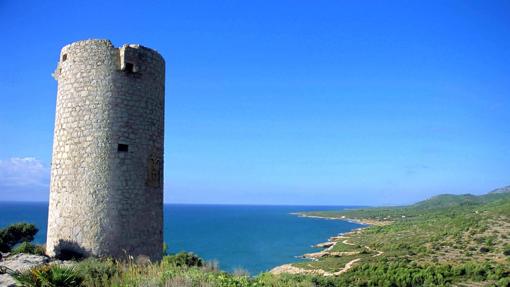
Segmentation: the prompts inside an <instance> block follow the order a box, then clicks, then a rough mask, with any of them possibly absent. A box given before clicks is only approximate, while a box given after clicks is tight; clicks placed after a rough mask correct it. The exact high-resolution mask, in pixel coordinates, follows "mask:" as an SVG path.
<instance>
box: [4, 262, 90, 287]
mask: <svg viewBox="0 0 510 287" xmlns="http://www.w3.org/2000/svg"><path fill="white" fill-rule="evenodd" d="M12 276H13V277H14V279H15V280H16V281H17V282H18V283H19V284H20V285H21V286H26V287H53V286H55V287H56V286H66V287H75V286H76V287H77V286H81V283H82V282H83V278H82V277H81V276H80V274H79V273H78V272H76V271H75V270H74V269H73V268H68V267H63V266H59V265H41V266H38V267H35V268H32V269H30V270H28V271H25V272H21V273H19V272H17V273H13V274H12Z"/></svg>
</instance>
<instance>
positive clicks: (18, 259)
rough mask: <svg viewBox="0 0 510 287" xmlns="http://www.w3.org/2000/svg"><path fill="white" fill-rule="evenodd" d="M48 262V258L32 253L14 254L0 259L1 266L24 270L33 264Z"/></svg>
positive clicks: (33, 265)
mask: <svg viewBox="0 0 510 287" xmlns="http://www.w3.org/2000/svg"><path fill="white" fill-rule="evenodd" d="M48 262H49V258H48V257H46V256H41V255H33V254H15V255H12V256H9V257H7V258H4V260H2V261H0V265H1V266H5V267H7V268H9V269H10V270H13V271H25V270H28V269H30V268H33V267H35V266H39V265H42V264H45V263H48Z"/></svg>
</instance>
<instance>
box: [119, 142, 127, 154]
mask: <svg viewBox="0 0 510 287" xmlns="http://www.w3.org/2000/svg"><path fill="white" fill-rule="evenodd" d="M117 151H119V152H127V151H128V145H127V144H119V145H118V146H117Z"/></svg>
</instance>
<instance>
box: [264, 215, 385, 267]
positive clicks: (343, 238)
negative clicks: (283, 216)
mask: <svg viewBox="0 0 510 287" xmlns="http://www.w3.org/2000/svg"><path fill="white" fill-rule="evenodd" d="M290 214H292V215H295V216H298V217H307V218H318V219H325V220H343V221H346V222H352V223H356V224H361V225H362V226H361V227H358V228H355V229H353V230H351V231H349V232H344V233H339V234H337V235H335V236H331V237H329V238H328V241H326V242H322V243H318V244H315V245H313V246H312V247H314V248H322V249H323V250H321V251H319V252H313V253H306V254H303V255H301V256H298V257H300V258H304V259H309V260H312V261H317V260H319V258H321V257H324V256H328V255H334V256H344V255H356V254H358V253H359V252H331V250H332V249H333V248H334V247H335V245H336V244H337V243H338V242H342V243H344V244H347V245H353V244H352V243H349V242H347V240H348V239H349V238H350V237H351V236H352V235H354V234H359V233H361V232H362V231H363V229H365V228H368V227H370V226H384V225H388V224H391V223H392V222H391V221H378V220H370V219H358V218H347V217H345V216H342V217H340V218H339V217H327V216H317V215H308V214H305V213H303V212H292V213H290ZM366 248H368V249H370V248H369V247H368V246H366ZM381 254H382V252H380V251H379V252H378V254H377V255H375V256H379V255H381ZM359 260H361V259H359V258H357V259H354V260H351V261H350V262H348V263H347V264H346V265H345V267H344V268H343V269H341V270H340V271H338V272H334V273H330V272H326V271H324V270H308V269H303V268H299V267H296V266H293V263H287V264H283V265H278V266H276V267H274V268H272V269H271V270H270V271H269V272H270V273H271V274H275V275H276V274H282V273H288V274H314V275H322V276H336V275H340V274H342V273H344V272H347V271H348V270H349V269H350V268H352V266H353V265H354V264H355V263H356V262H358V261H359Z"/></svg>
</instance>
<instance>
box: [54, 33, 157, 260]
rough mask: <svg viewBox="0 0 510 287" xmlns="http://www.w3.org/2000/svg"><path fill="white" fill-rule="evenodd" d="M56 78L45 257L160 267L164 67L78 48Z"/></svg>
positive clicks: (139, 50)
mask: <svg viewBox="0 0 510 287" xmlns="http://www.w3.org/2000/svg"><path fill="white" fill-rule="evenodd" d="M54 77H55V79H56V80H57V81H58V93H57V109H56V118H55V133H54V143H53V158H52V168H51V187H50V189H51V191H50V205H49V218H48V237H47V242H46V248H47V253H48V254H49V255H51V256H54V255H56V254H60V253H63V252H65V251H73V252H79V253H83V254H84V255H95V256H112V257H116V258H121V257H124V256H126V255H132V256H138V255H146V256H149V257H150V258H151V259H152V260H158V259H160V258H161V255H162V244H163V128H164V126H163V125H164V80H165V63H164V60H163V58H162V57H161V56H160V55H159V54H158V53H157V52H156V51H154V50H151V49H148V48H145V47H142V46H139V45H124V46H122V47H121V48H115V47H114V46H113V45H112V44H111V42H110V41H108V40H86V41H79V42H75V43H72V44H70V45H67V46H65V47H64V48H63V49H62V51H61V54H60V61H59V64H58V67H57V70H56V71H55V73H54Z"/></svg>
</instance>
